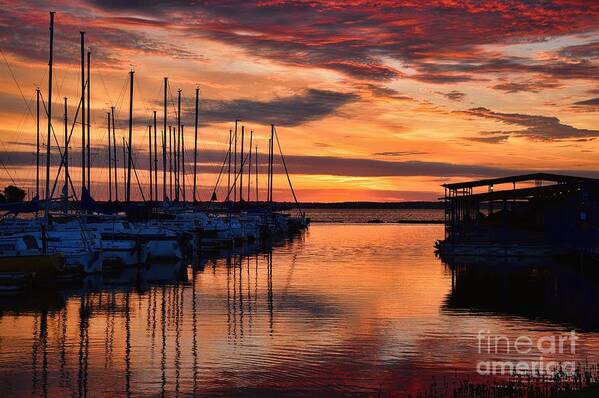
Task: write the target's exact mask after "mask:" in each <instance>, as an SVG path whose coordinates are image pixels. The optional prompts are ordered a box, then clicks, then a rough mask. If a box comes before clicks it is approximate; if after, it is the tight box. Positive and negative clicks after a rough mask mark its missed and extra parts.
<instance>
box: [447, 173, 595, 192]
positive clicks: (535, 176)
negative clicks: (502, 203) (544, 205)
mask: <svg viewBox="0 0 599 398" xmlns="http://www.w3.org/2000/svg"><path fill="white" fill-rule="evenodd" d="M522 181H550V182H554V183H556V184H565V183H575V182H584V181H594V182H599V179H596V178H589V177H578V176H568V175H562V174H551V173H532V174H522V175H517V176H510V177H499V178H487V179H484V180H476V181H466V182H457V183H452V184H443V185H442V187H444V188H447V189H465V188H475V187H484V186H492V185H496V184H508V183H516V182H522Z"/></svg>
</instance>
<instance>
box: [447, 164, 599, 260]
mask: <svg viewBox="0 0 599 398" xmlns="http://www.w3.org/2000/svg"><path fill="white" fill-rule="evenodd" d="M442 186H443V188H444V189H445V196H444V197H443V198H442V199H443V201H444V203H445V240H444V241H442V242H438V244H437V247H438V249H439V250H440V251H442V252H443V251H444V252H452V251H455V252H460V254H468V253H472V254H478V255H492V254H496V253H503V254H508V255H554V254H562V253H571V252H573V251H585V252H595V251H597V249H598V248H599V179H594V178H586V177H575V176H566V175H558V174H547V173H535V174H525V175H519V176H512V177H503V178H492V179H484V180H478V181H468V182H460V183H451V184H444V185H442Z"/></svg>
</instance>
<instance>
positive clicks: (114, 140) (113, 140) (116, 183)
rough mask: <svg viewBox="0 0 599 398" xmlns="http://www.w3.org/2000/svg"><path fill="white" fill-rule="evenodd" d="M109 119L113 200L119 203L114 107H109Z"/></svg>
mask: <svg viewBox="0 0 599 398" xmlns="http://www.w3.org/2000/svg"><path fill="white" fill-rule="evenodd" d="M110 117H111V119H112V161H113V162H114V199H115V200H116V201H117V202H118V201H119V178H118V170H119V168H118V159H117V156H116V126H115V125H114V106H111V107H110Z"/></svg>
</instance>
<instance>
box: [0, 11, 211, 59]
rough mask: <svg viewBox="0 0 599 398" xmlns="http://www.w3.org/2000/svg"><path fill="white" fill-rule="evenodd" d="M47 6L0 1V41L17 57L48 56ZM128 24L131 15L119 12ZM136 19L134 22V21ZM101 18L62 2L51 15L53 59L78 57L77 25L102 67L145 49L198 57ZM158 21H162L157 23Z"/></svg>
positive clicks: (40, 57)
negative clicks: (83, 30) (6, 3)
mask: <svg viewBox="0 0 599 398" xmlns="http://www.w3.org/2000/svg"><path fill="white" fill-rule="evenodd" d="M47 8H52V9H54V8H56V5H53V6H52V7H43V6H37V7H36V6H34V5H25V4H24V5H22V6H20V7H11V6H6V5H5V6H4V7H3V13H2V15H0V46H1V47H2V49H3V50H4V51H6V52H8V53H12V54H15V55H17V56H18V57H20V58H21V59H24V60H28V61H35V62H39V63H42V62H47V60H48V24H49V22H48V21H49V17H48V13H47V12H45V11H42V10H45V9H47ZM121 22H122V23H123V24H125V25H129V26H132V25H133V26H134V25H135V22H134V21H133V19H131V18H122V19H121ZM138 23H139V22H138ZM114 26H116V25H115V24H108V23H104V21H102V19H101V18H98V16H97V15H93V13H91V12H90V10H89V9H87V8H85V7H84V6H83V3H82V5H81V6H79V7H76V6H72V7H69V6H65V7H64V10H62V11H59V12H57V14H56V17H55V34H54V36H55V37H54V47H55V48H54V57H55V58H54V60H55V62H56V63H59V64H77V63H78V62H79V59H80V34H79V32H80V30H82V29H83V28H82V27H84V29H85V31H86V48H89V49H91V52H92V62H93V63H94V65H95V66H98V65H99V66H102V67H107V68H117V67H123V65H128V62H129V56H128V55H129V54H130V53H145V54H152V55H161V56H168V57H171V58H183V59H201V58H202V56H201V55H200V54H197V53H195V52H193V51H191V50H189V49H188V48H186V47H185V46H184V45H180V44H174V43H171V42H168V41H164V40H158V39H155V38H152V37H151V36H150V35H149V34H147V33H146V32H144V31H143V30H139V29H138V30H136V29H129V28H126V29H121V28H117V27H114ZM163 26H164V25H163Z"/></svg>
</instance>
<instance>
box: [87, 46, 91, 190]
mask: <svg viewBox="0 0 599 398" xmlns="http://www.w3.org/2000/svg"><path fill="white" fill-rule="evenodd" d="M91 54H92V53H91V51H89V50H88V51H87V71H86V72H87V141H86V145H87V191H88V192H89V193H90V195H91V183H92V181H91V150H90V147H91V116H90V111H91V107H92V102H91V97H90V93H91V86H90V83H91V81H90V62H91Z"/></svg>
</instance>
